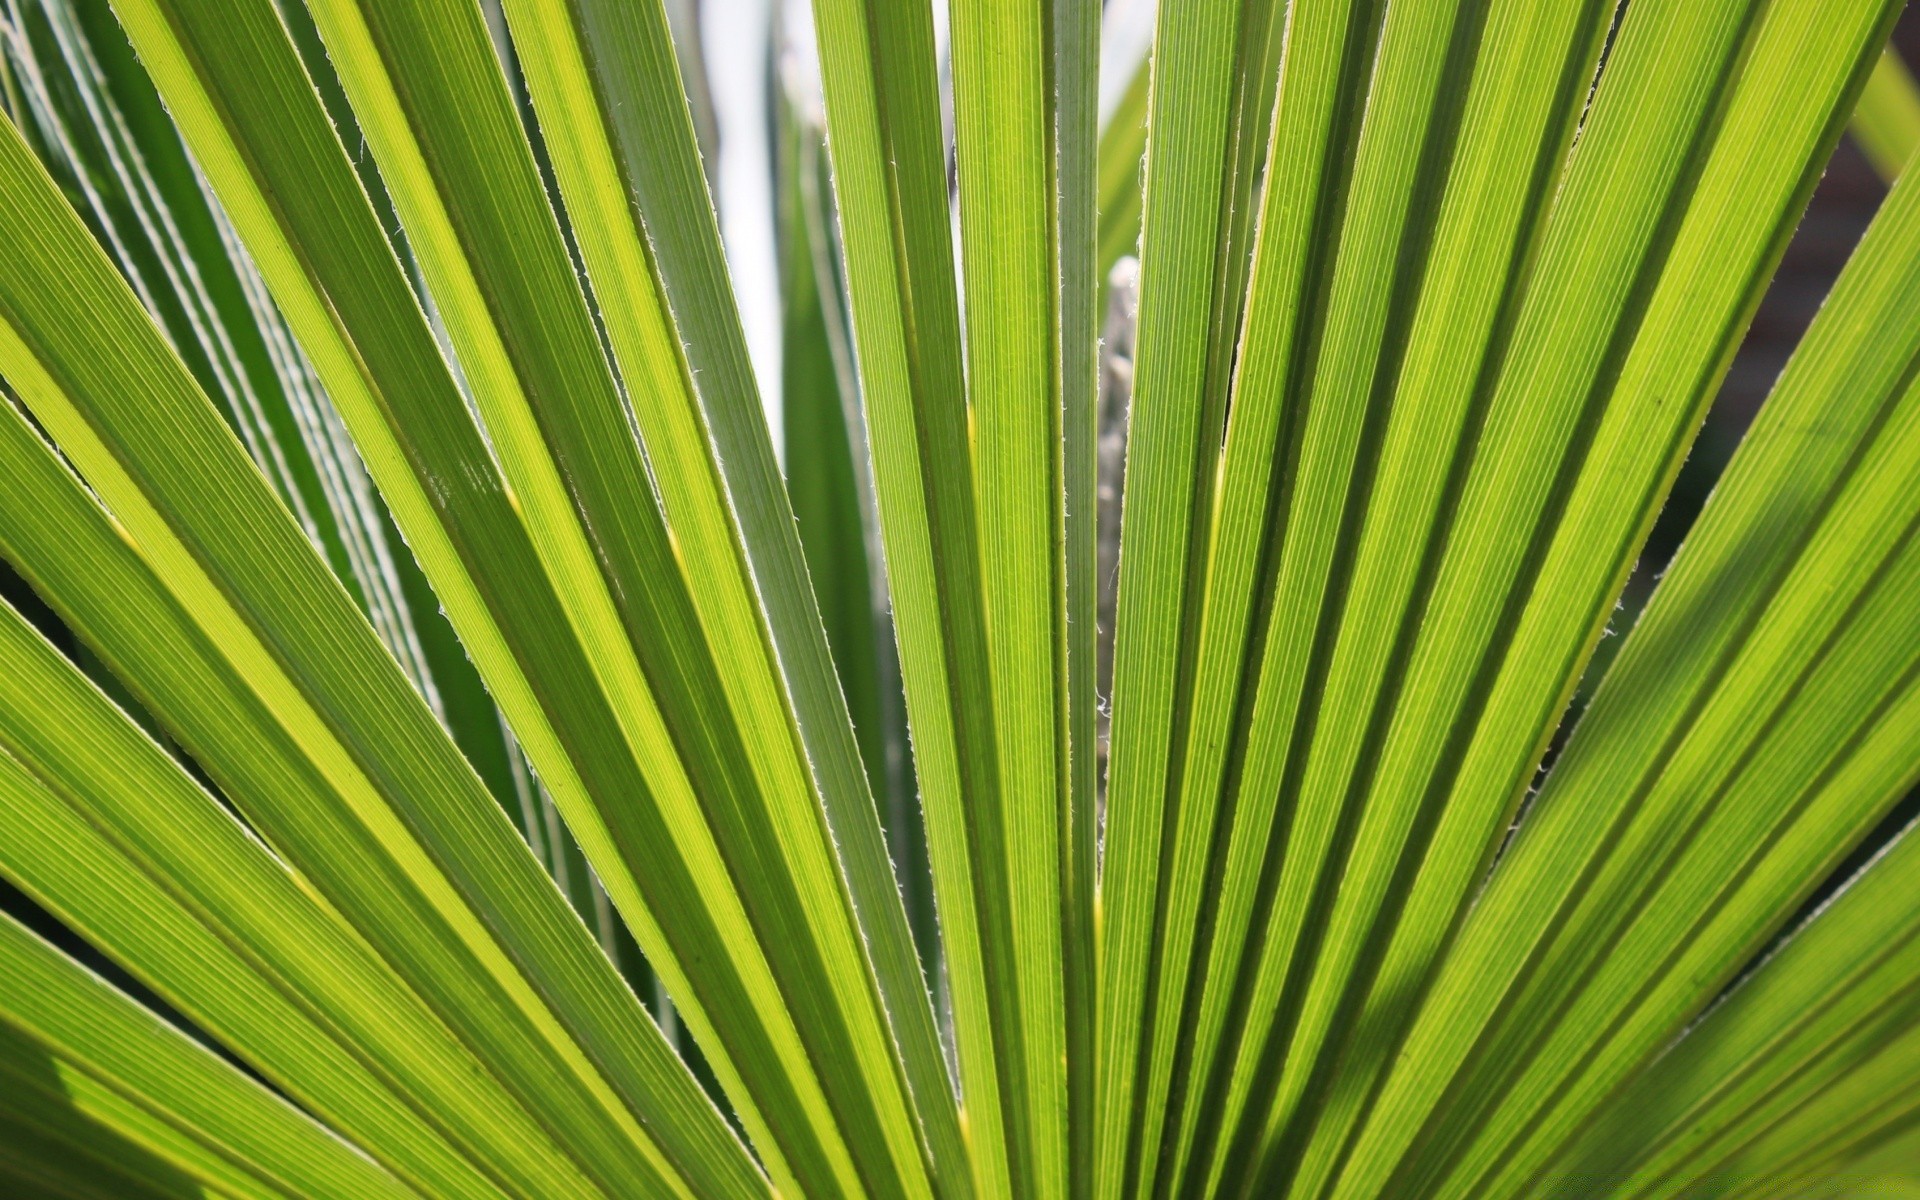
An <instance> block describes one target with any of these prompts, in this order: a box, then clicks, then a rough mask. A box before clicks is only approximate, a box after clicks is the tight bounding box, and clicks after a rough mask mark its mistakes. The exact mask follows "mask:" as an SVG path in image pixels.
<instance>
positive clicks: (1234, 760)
mask: <svg viewBox="0 0 1920 1200" xmlns="http://www.w3.org/2000/svg"><path fill="white" fill-rule="evenodd" d="M1377 33H1378V9H1377V8H1374V7H1370V6H1353V5H1344V4H1342V5H1306V4H1300V5H1296V6H1294V7H1293V8H1292V9H1291V10H1290V12H1289V14H1288V28H1287V32H1286V36H1287V42H1286V51H1285V53H1286V59H1285V61H1286V64H1287V65H1286V69H1285V71H1284V72H1283V73H1282V74H1281V75H1280V80H1279V90H1278V100H1277V109H1276V113H1275V117H1274V122H1275V123H1274V130H1273V148H1272V150H1271V154H1272V155H1273V156H1274V159H1275V161H1276V162H1286V163H1296V164H1300V165H1299V166H1297V167H1295V168H1293V169H1288V170H1285V171H1278V172H1276V173H1274V174H1273V175H1271V176H1270V178H1269V179H1268V181H1267V184H1266V187H1265V189H1264V191H1263V194H1262V198H1261V204H1262V213H1261V216H1260V222H1259V230H1260V233H1259V241H1258V244H1257V248H1256V252H1255V258H1254V262H1253V265H1252V282H1251V288H1250V291H1249V296H1248V302H1247V316H1246V334H1245V339H1244V342H1243V345H1242V346H1241V349H1240V364H1239V366H1238V368H1237V371H1238V374H1237V381H1236V384H1235V393H1234V398H1233V408H1232V412H1231V414H1230V416H1229V418H1228V423H1227V429H1226V436H1225V445H1224V450H1223V459H1222V463H1221V468H1220V470H1221V480H1220V484H1219V489H1220V490H1219V500H1218V509H1217V511H1216V513H1215V516H1214V522H1213V529H1212V532H1211V541H1210V544H1209V547H1208V562H1207V577H1206V581H1205V589H1206V590H1205V592H1204V608H1203V609H1202V611H1201V612H1200V613H1199V614H1198V615H1197V618H1196V620H1197V621H1198V623H1199V627H1198V630H1197V635H1198V646H1197V649H1196V655H1197V658H1196V665H1195V668H1194V670H1195V682H1194V685H1193V687H1194V691H1193V697H1192V700H1191V711H1190V714H1189V716H1188V720H1189V722H1190V724H1191V728H1190V729H1189V731H1188V735H1187V736H1188V749H1187V752H1186V756H1185V759H1184V761H1183V763H1182V767H1181V775H1180V778H1179V781H1178V782H1179V785H1180V792H1179V794H1178V803H1179V804H1180V805H1181V806H1182V810H1183V811H1182V813H1181V817H1180V824H1181V832H1182V835H1183V838H1182V844H1181V845H1179V846H1177V847H1176V848H1175V855H1174V859H1173V866H1172V873H1171V875H1170V877H1169V879H1168V881H1167V885H1166V886H1167V888H1168V890H1169V892H1170V893H1171V895H1172V896H1173V900H1172V904H1173V906H1174V907H1175V908H1176V909H1184V910H1187V911H1191V912H1194V913H1196V915H1197V916H1198V919H1199V921H1200V925H1199V927H1198V928H1196V929H1195V930H1194V931H1193V937H1194V938H1195V943H1194V949H1193V953H1194V954H1195V956H1196V959H1195V960H1193V965H1192V966H1190V967H1189V968H1188V972H1187V974H1188V976H1189V977H1188V978H1187V979H1186V980H1185V981H1184V988H1183V989H1182V990H1183V991H1184V992H1185V995H1184V996H1181V997H1179V999H1180V1000H1182V1001H1184V1007H1183V1009H1181V1010H1176V1011H1175V1012H1174V1013H1173V1014H1172V1015H1173V1016H1175V1017H1176V1018H1177V1020H1178V1022H1179V1024H1178V1027H1177V1034H1178V1038H1179V1041H1178V1042H1177V1043H1173V1052H1174V1055H1175V1059H1174V1062H1173V1064H1172V1070H1173V1072H1174V1081H1173V1082H1174V1090H1173V1091H1172V1092H1171V1093H1170V1095H1171V1097H1172V1109H1173V1111H1172V1112H1171V1113H1170V1117H1171V1119H1172V1120H1174V1121H1175V1122H1177V1124H1176V1125H1175V1126H1174V1127H1173V1128H1172V1129H1170V1130H1169V1131H1168V1135H1167V1136H1168V1138H1169V1139H1170V1146H1169V1148H1168V1149H1167V1150H1166V1151H1165V1152H1164V1153H1165V1154H1166V1155H1167V1157H1166V1158H1165V1159H1164V1161H1162V1163H1161V1165H1160V1171H1159V1174H1160V1180H1159V1182H1158V1184H1157V1186H1158V1187H1159V1188H1160V1189H1161V1190H1162V1191H1163V1192H1171V1191H1175V1190H1177V1189H1178V1187H1179V1185H1180V1180H1181V1179H1182V1177H1183V1175H1184V1173H1185V1171H1186V1169H1187V1166H1188V1162H1189V1158H1190V1155H1191V1153H1192V1151H1193V1146H1194V1141H1195V1138H1196V1136H1198V1135H1199V1134H1200V1132H1201V1129H1202V1127H1203V1124H1205V1123H1206V1122H1208V1121H1210V1120H1211V1117H1210V1116H1208V1115H1203V1114H1206V1113H1207V1110H1208V1101H1209V1096H1208V1093H1207V1091H1206V1085H1207V1082H1208V1078H1209V1071H1210V1069H1211V1066H1212V1063H1213V1059H1214V1055H1215V1053H1216V1047H1217V1045H1218V1041H1219V1037H1220V1035H1221V1032H1222V1025H1223V1023H1224V1022H1225V1021H1226V1019H1227V1016H1228V1005H1229V1004H1230V1002H1231V999H1232V995H1233V988H1232V986H1231V984H1232V981H1233V979H1234V978H1235V976H1236V974H1237V972H1238V969H1239V963H1240V955H1241V953H1242V951H1243V950H1244V949H1245V937H1246V934H1247V931H1248V927H1249V921H1250V919H1251V914H1252V908H1253V906H1254V903H1255V897H1254V891H1255V886H1256V883H1257V880H1258V877H1259V874H1260V870H1261V862H1262V860H1263V858H1264V855H1265V850H1264V847H1265V844H1266V839H1267V836H1268V829H1269V826H1270V824H1271V822H1272V815H1273V811H1274V809H1273V804H1274V801H1275V800H1276V799H1277V796H1278V791H1279V776H1278V774H1277V773H1276V772H1277V771H1278V770H1279V768H1280V766H1281V764H1282V763H1283V761H1284V759H1285V753H1284V752H1285V749H1286V744H1287V737H1286V735H1285V733H1284V732H1282V726H1283V725H1284V723H1285V718H1281V719H1280V723H1278V724H1276V721H1275V713H1274V712H1273V710H1272V707H1271V706H1270V705H1268V706H1265V707H1262V708H1261V709H1260V710H1259V712H1260V715H1261V717H1262V718H1264V719H1261V720H1255V721H1254V723H1253V725H1252V726H1251V728H1252V731H1253V732H1251V733H1249V732H1248V725H1247V722H1248V719H1249V718H1248V713H1247V712H1246V711H1245V709H1247V708H1249V707H1251V706H1252V705H1251V697H1252V696H1253V695H1255V694H1257V689H1258V688H1259V686H1260V684H1261V683H1262V681H1264V680H1267V679H1269V678H1277V677H1280V676H1283V675H1285V674H1286V672H1287V668H1286V667H1284V666H1281V665H1279V663H1280V662H1281V661H1284V659H1281V660H1276V659H1272V658H1264V656H1263V653H1262V648H1263V647H1265V649H1266V653H1267V654H1275V653H1280V652H1281V651H1282V648H1283V647H1284V646H1287V645H1290V644H1291V645H1294V646H1296V647H1297V648H1298V647H1304V644H1305V643H1298V642H1296V643H1289V641H1288V634H1289V632H1290V630H1289V629H1287V628H1281V629H1276V630H1275V631H1273V633H1272V635H1269V632H1268V630H1267V629H1266V628H1265V627H1264V622H1265V621H1266V620H1267V619H1269V617H1270V614H1272V613H1273V612H1275V611H1277V606H1272V605H1269V604H1267V603H1266V601H1265V600H1264V599H1263V597H1264V596H1265V595H1267V594H1269V593H1270V592H1271V591H1272V588H1273V586H1274V584H1273V575H1272V572H1274V571H1275V570H1277V567H1278V562H1277V555H1275V553H1274V550H1273V547H1274V546H1275V545H1276V544H1277V541H1278V536H1279V534H1280V532H1281V531H1282V530H1283V529H1284V528H1286V524H1285V521H1284V512H1285V505H1286V504H1287V496H1288V494H1289V493H1288V491H1287V488H1289V487H1290V486H1291V480H1292V477H1293V469H1294V463H1295V461H1296V460H1297V457H1298V446H1297V439H1298V436H1299V428H1300V426H1299V422H1298V421H1297V420H1295V419H1294V417H1295V416H1296V415H1297V413H1298V406H1297V405H1296V404H1294V403H1292V402H1291V399H1290V397H1291V395H1292V393H1293V392H1294V391H1296V390H1297V389H1298V388H1299V387H1300V386H1301V384H1300V379H1301V378H1302V377H1303V373H1305V372H1308V371H1310V369H1311V364H1312V361H1313V353H1314V346H1315V345H1316V342H1317V335H1316V333H1315V328H1316V325H1317V320H1318V314H1319V312H1320V311H1321V309H1322V307H1323V306H1324V301H1325V295H1326V288H1327V285H1328V282H1329V277H1330V271H1331V264H1332V261H1333V250H1334V248H1335V246H1336V245H1337V239H1336V238H1335V237H1334V236H1333V234H1332V232H1331V229H1333V228H1334V227H1337V225H1338V223H1339V221H1340V219H1341V213H1342V210H1343V206H1344V204H1345V202H1346V195H1347V186H1348V180H1349V177H1350V172H1349V169H1348V166H1347V164H1348V163H1349V162H1350V158H1351V152H1352V147H1353V140H1354V138H1355V136H1356V133H1357V128H1358V117H1359V110H1360V105H1361V103H1362V101H1363V99H1364V96H1365V89H1366V85H1367V79H1368V75H1369V70H1370V67H1371V64H1372V60H1373V52H1374V45H1375V39H1376V36H1377ZM1293 628H1294V629H1298V628H1300V626H1299V625H1298V624H1297V623H1295V624H1294V626H1293ZM1249 656H1251V658H1252V659H1253V661H1252V662H1251V663H1249V662H1248V658H1249ZM1293 658H1294V660H1295V662H1296V665H1297V666H1299V667H1301V668H1304V665H1305V660H1304V657H1303V656H1302V654H1296V655H1294V656H1293ZM1263 659H1264V661H1263ZM1269 672H1271V673H1272V674H1271V676H1270V675H1269V674H1268V673H1269ZM1280 690H1282V689H1275V691H1276V692H1278V691H1280ZM1268 694H1272V693H1268ZM1216 805H1217V806H1219V808H1220V809H1221V810H1223V811H1212V812H1210V811H1209V809H1210V808H1211V807H1212V806H1216ZM1187 810H1191V811H1187ZM1221 822H1225V823H1224V824H1221ZM1209 843H1211V844H1209ZM1202 853H1204V854H1205V856H1206V857H1205V858H1204V859H1202V858H1201V857H1200V856H1201V854H1202ZM1200 872H1206V873H1207V876H1208V878H1207V879H1206V880H1205V881H1204V882H1203V880H1202V879H1201V878H1199V877H1198V873H1200ZM1202 886H1207V887H1214V888H1217V890H1218V893H1219V894H1218V896H1217V899H1216V901H1215V902H1214V903H1213V904H1210V905H1207V906H1205V907H1203V908H1200V909H1193V908H1192V907H1191V906H1192V904H1193V903H1194V901H1193V897H1194V896H1195V894H1196V892H1197V889H1199V888H1200V887H1202ZM1172 926H1173V923H1172V922H1171V921H1170V922H1169V928H1170V929H1171V928H1172ZM1175 936H1181V935H1180V934H1177V933H1176V934H1175ZM1178 976H1179V973H1177V972H1176V973H1174V977H1175V978H1176V979H1177V978H1178ZM1216 981H1217V982H1216ZM1165 995H1166V997H1167V998H1168V999H1171V998H1173V997H1174V996H1175V993H1171V992H1167V993H1165ZM1165 1003H1166V1001H1165V1000H1164V999H1163V1001H1162V1004H1163V1007H1164V1005H1165ZM1168 1020H1169V1014H1167V1013H1164V1012H1163V1014H1162V1015H1160V1016H1157V1017H1156V1019H1155V1028H1154V1036H1155V1037H1156V1039H1157V1040H1158V1041H1159V1042H1160V1047H1159V1049H1158V1051H1157V1052H1158V1053H1159V1054H1160V1055H1162V1056H1164V1055H1165V1054H1166V1053H1167V1049H1166V1047H1167V1045H1168V1044H1169V1043H1168V1039H1170V1038H1171V1037H1172V1036H1173V1035H1174V1034H1175V1032H1176V1030H1175V1029H1169V1028H1165V1027H1164V1025H1165V1023H1166V1022H1168ZM1213 1133H1214V1130H1213V1129H1212V1128H1207V1129H1206V1136H1207V1137H1209V1138H1211V1137H1212V1136H1213Z"/></svg>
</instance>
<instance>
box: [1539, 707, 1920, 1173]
mask: <svg viewBox="0 0 1920 1200" xmlns="http://www.w3.org/2000/svg"><path fill="white" fill-rule="evenodd" d="M1904 707H1906V708H1908V709H1912V708H1914V707H1916V705H1915V704H1914V702H1913V701H1912V700H1909V701H1907V703H1906V704H1905V706H1904ZM1909 832H1910V831H1909ZM1916 858H1920V842H1916V840H1915V839H1913V838H1912V837H1908V836H1902V838H1901V840H1900V841H1898V842H1897V843H1896V844H1895V845H1894V846H1893V847H1892V848H1890V849H1889V850H1887V851H1885V852H1884V853H1883V854H1881V855H1879V856H1876V860H1875V861H1874V862H1872V863H1871V864H1870V865H1869V866H1868V867H1867V868H1866V869H1865V871H1864V872H1863V873H1862V874H1861V875H1859V876H1858V877H1856V878H1855V879H1853V880H1851V881H1849V882H1848V884H1847V886H1846V890H1845V891H1844V892H1843V893H1842V894H1841V895H1840V896H1839V897H1837V898H1836V899H1834V900H1833V901H1832V902H1831V903H1830V904H1829V905H1828V906H1827V907H1825V908H1823V910H1822V911H1821V912H1820V913H1819V914H1818V915H1817V916H1815V917H1814V918H1813V919H1812V921H1811V922H1810V924H1808V925H1807V926H1805V927H1804V928H1802V929H1800V930H1797V931H1795V932H1794V934H1793V935H1792V937H1791V939H1790V940H1789V941H1788V943H1787V944H1786V945H1785V946H1784V947H1782V948H1781V949H1780V950H1779V951H1778V952H1777V953H1775V954H1773V955H1772V956H1770V957H1769V959H1768V960H1767V962H1766V963H1765V964H1764V965H1762V966H1761V967H1760V968H1759V969H1758V970H1757V971H1755V973H1754V974H1753V975H1752V976H1751V977H1750V978H1748V979H1746V980H1744V981H1743V982H1741V983H1740V984H1738V985H1737V986H1736V987H1735V989H1734V991H1733V993H1732V995H1731V996H1729V997H1727V999H1726V1000H1725V1001H1724V1002H1722V1003H1720V1004H1718V1005H1717V1006H1716V1007H1714V1008H1713V1009H1712V1010H1711V1011H1709V1012H1708V1013H1707V1015H1706V1016H1705V1017H1704V1018H1702V1019H1701V1020H1700V1021H1699V1022H1698V1023H1697V1024H1695V1025H1694V1026H1693V1027H1692V1028H1690V1029H1689V1030H1688V1031H1687V1033H1686V1034H1685V1035H1684V1036H1683V1037H1682V1038H1681V1039H1680V1041H1679V1043H1678V1044H1677V1045H1676V1046H1674V1047H1672V1048H1671V1049H1669V1050H1667V1051H1665V1052H1664V1053H1663V1054H1662V1055H1661V1057H1660V1058H1659V1059H1658V1060H1657V1061H1656V1062H1655V1063H1653V1065H1652V1066H1651V1067H1649V1068H1648V1070H1646V1071H1645V1072H1644V1073H1642V1074H1640V1075H1639V1076H1637V1077H1636V1078H1635V1079H1634V1080H1633V1081H1632V1082H1631V1083H1630V1084H1628V1085H1627V1086H1626V1087H1624V1088H1623V1089H1622V1090H1621V1091H1620V1092H1618V1093H1617V1094H1616V1095H1615V1096H1614V1097H1613V1098H1612V1099H1611V1100H1609V1101H1608V1103H1607V1105H1606V1107H1605V1109H1604V1110H1603V1111H1602V1112H1601V1113H1600V1114H1598V1116H1597V1119H1596V1120H1595V1121H1594V1122H1593V1123H1592V1124H1590V1125H1589V1126H1588V1128H1587V1131H1586V1132H1585V1134H1583V1135H1582V1137H1581V1138H1580V1140H1579V1141H1578V1142H1577V1143H1575V1144H1573V1145H1571V1146H1569V1147H1568V1148H1567V1150H1566V1152H1565V1153H1563V1155H1562V1156H1561V1157H1560V1159H1559V1160H1558V1161H1556V1163H1555V1164H1554V1165H1553V1166H1552V1167H1551V1168H1549V1171H1548V1174H1549V1175H1550V1176H1552V1177H1554V1178H1560V1179H1567V1180H1573V1181H1580V1180H1588V1179H1591V1180H1605V1181H1609V1182H1611V1183H1614V1184H1615V1185H1616V1186H1622V1187H1629V1188H1633V1189H1636V1190H1642V1191H1644V1190H1647V1189H1652V1188H1662V1189H1666V1188H1672V1187H1675V1186H1680V1185H1685V1184H1689V1183H1697V1182H1703V1181H1704V1180H1705V1179H1707V1178H1711V1177H1713V1176H1715V1175H1720V1174H1723V1173H1724V1172H1723V1170H1722V1167H1721V1164H1722V1163H1724V1162H1725V1161H1726V1159H1727V1157H1728V1155H1729V1154H1730V1153H1731V1152H1736V1151H1737V1150H1738V1148H1740V1147H1742V1146H1744V1145H1746V1144H1747V1143H1749V1142H1750V1141H1751V1140H1752V1139H1753V1138H1754V1137H1755V1135H1756V1134H1758V1133H1761V1132H1762V1131H1764V1130H1765V1129H1767V1128H1768V1127H1769V1126H1770V1125H1772V1124H1773V1123H1775V1122H1777V1121H1779V1120H1780V1119H1781V1118H1782V1117H1783V1116H1784V1115H1785V1114H1789V1113H1792V1112H1793V1111H1794V1110H1796V1109H1798V1108H1799V1107H1801V1106H1802V1105H1804V1104H1806V1103H1807V1102H1808V1101H1809V1099H1810V1098H1813V1097H1815V1096H1817V1095H1818V1094H1819V1093H1820V1092H1821V1091H1823V1090H1824V1089H1826V1088H1828V1087H1829V1086H1830V1085H1832V1084H1833V1083H1834V1082H1836V1081H1837V1080H1839V1079H1840V1078H1841V1077H1843V1076H1844V1075H1846V1074H1847V1073H1849V1072H1851V1071H1854V1070H1856V1069H1858V1068H1860V1067H1861V1066H1863V1065H1865V1064H1866V1063H1869V1062H1871V1061H1872V1059H1873V1057H1874V1056H1875V1055H1877V1054H1878V1053H1880V1052H1881V1051H1883V1050H1885V1049H1887V1048H1888V1047H1889V1045H1890V1044H1891V1043H1893V1042H1895V1041H1898V1040H1899V1039H1900V1038H1901V1036H1902V1035H1904V1034H1906V1033H1908V1032H1909V1031H1911V1030H1912V1029H1913V1028H1914V1021H1915V1017H1916V1015H1920V904H1915V903H1914V898H1913V887H1912V878H1913V874H1912V873H1913V870H1914V864H1915V861H1916ZM1892 1098H1893V1097H1891V1096H1890V1097H1888V1099H1892Z"/></svg>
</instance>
